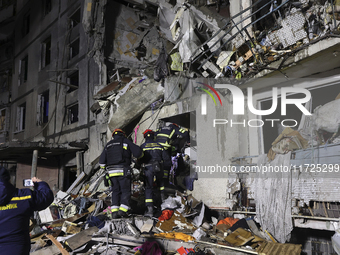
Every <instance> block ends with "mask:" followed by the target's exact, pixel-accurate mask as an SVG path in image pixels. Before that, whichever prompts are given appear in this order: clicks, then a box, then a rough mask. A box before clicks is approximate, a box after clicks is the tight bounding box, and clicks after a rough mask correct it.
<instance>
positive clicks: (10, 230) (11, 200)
mask: <svg viewBox="0 0 340 255" xmlns="http://www.w3.org/2000/svg"><path fill="white" fill-rule="evenodd" d="M53 198H54V196H53V192H52V190H51V189H50V187H49V186H48V184H47V183H46V182H36V183H35V185H34V190H33V191H32V190H30V189H17V188H15V187H14V186H13V185H12V184H11V183H9V182H7V181H5V180H3V179H1V178H0V255H9V254H13V255H26V254H29V251H30V246H31V245H30V244H31V241H30V236H29V219H30V217H31V216H33V212H34V211H40V210H43V209H45V208H47V207H48V206H49V205H50V204H51V203H52V202H53Z"/></svg>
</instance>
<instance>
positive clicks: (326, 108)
mask: <svg viewBox="0 0 340 255" xmlns="http://www.w3.org/2000/svg"><path fill="white" fill-rule="evenodd" d="M338 109H340V100H334V101H331V102H329V103H327V104H325V105H323V106H319V107H317V108H316V109H315V110H314V113H313V117H312V123H313V125H314V129H315V130H324V131H327V132H330V133H335V132H337V131H338V129H339V126H340V111H339V110H338Z"/></svg>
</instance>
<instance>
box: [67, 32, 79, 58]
mask: <svg viewBox="0 0 340 255" xmlns="http://www.w3.org/2000/svg"><path fill="white" fill-rule="evenodd" d="M77 41H78V43H77V45H76V46H77V47H78V52H77V53H76V54H75V55H73V52H74V50H73V49H74V47H73V46H72V45H74V44H75V43H76V42H77ZM68 48H69V60H72V59H74V58H75V57H77V56H78V55H79V53H80V37H79V36H78V37H77V38H75V39H74V40H73V41H72V42H70V44H69V46H68Z"/></svg>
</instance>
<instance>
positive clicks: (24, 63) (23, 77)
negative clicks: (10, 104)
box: [19, 55, 28, 85]
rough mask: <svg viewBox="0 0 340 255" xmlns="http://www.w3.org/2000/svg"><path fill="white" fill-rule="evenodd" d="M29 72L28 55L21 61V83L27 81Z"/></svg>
mask: <svg viewBox="0 0 340 255" xmlns="http://www.w3.org/2000/svg"><path fill="white" fill-rule="evenodd" d="M27 73H28V56H27V55H26V56H25V57H24V58H23V59H22V60H20V62H19V85H21V84H23V83H25V82H26V81H27Z"/></svg>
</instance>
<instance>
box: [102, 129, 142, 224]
mask: <svg viewBox="0 0 340 255" xmlns="http://www.w3.org/2000/svg"><path fill="white" fill-rule="evenodd" d="M131 155H133V156H134V157H135V158H140V157H142V156H143V151H142V149H141V148H140V147H139V146H138V145H136V144H134V143H133V142H132V141H130V140H129V139H127V138H126V136H125V133H124V131H123V130H121V129H115V130H114V131H113V133H112V140H110V141H109V142H108V143H107V144H106V146H105V148H104V150H103V152H102V154H101V155H100V158H99V165H100V167H101V168H104V169H105V168H106V171H107V173H108V175H109V179H110V182H111V186H112V205H111V215H112V219H116V218H121V217H122V218H124V217H127V215H128V214H127V211H128V210H129V209H130V202H129V200H130V197H131V167H130V165H131Z"/></svg>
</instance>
